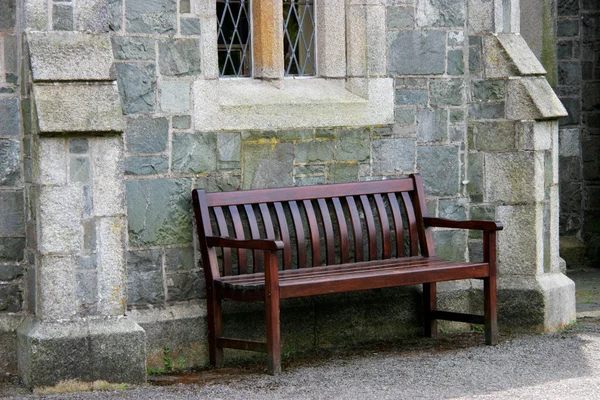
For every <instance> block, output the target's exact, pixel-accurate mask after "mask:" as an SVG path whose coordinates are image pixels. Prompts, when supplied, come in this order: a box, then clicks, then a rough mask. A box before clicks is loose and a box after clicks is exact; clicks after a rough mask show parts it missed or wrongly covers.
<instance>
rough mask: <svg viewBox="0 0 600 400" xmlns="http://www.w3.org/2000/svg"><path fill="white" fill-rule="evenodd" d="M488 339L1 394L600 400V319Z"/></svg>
mask: <svg viewBox="0 0 600 400" xmlns="http://www.w3.org/2000/svg"><path fill="white" fill-rule="evenodd" d="M482 341H483V337H482V334H481V333H467V334H448V335H441V336H440V337H439V338H436V339H434V340H430V339H414V340H411V341H410V343H404V344H402V345H397V346H387V347H386V348H384V347H383V346H379V348H376V347H370V348H362V349H358V350H354V351H352V352H343V353H331V352H328V353H327V354H326V355H324V356H321V357H317V358H312V359H300V360H294V361H288V362H286V363H285V364H284V372H283V373H282V374H281V375H279V376H277V377H272V376H268V375H265V374H264V373H263V371H262V364H252V365H245V366H243V365H242V366H235V367H230V368H225V369H222V370H218V371H204V372H200V373H197V374H190V375H186V376H181V377H179V378H178V379H179V381H184V382H187V383H185V384H181V383H177V384H174V385H170V386H151V385H148V386H145V387H137V388H131V389H129V390H121V391H112V392H94V393H74V394H68V395H39V394H37V395H36V394H29V393H27V392H25V391H24V390H23V389H20V388H18V387H15V386H13V387H12V388H5V389H9V390H10V391H12V393H13V395H10V396H8V397H6V398H27V399H35V398H48V399H55V398H60V399H63V398H65V399H143V400H150V399H560V400H566V399H600V318H585V319H582V320H581V321H580V322H578V323H577V324H576V325H575V326H574V327H572V328H570V329H567V330H565V331H563V332H560V333H555V334H548V335H519V336H515V337H502V338H501V342H500V344H499V345H498V346H496V347H489V346H485V345H483V344H482ZM169 379H172V378H169ZM169 379H167V378H165V379H161V380H160V383H162V384H165V383H169ZM4 394H6V391H5V392H4Z"/></svg>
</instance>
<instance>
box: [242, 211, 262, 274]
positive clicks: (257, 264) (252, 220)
mask: <svg viewBox="0 0 600 400" xmlns="http://www.w3.org/2000/svg"><path fill="white" fill-rule="evenodd" d="M244 210H245V211H246V217H247V218H248V225H250V226H249V228H250V237H251V238H252V239H260V230H259V229H258V222H257V221H256V214H254V207H252V205H251V204H245V205H244ZM252 260H253V265H254V272H260V271H262V270H263V265H264V257H263V252H262V251H257V250H255V251H253V252H252Z"/></svg>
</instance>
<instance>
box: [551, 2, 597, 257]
mask: <svg viewBox="0 0 600 400" xmlns="http://www.w3.org/2000/svg"><path fill="white" fill-rule="evenodd" d="M557 23H558V41H557V55H558V85H557V93H558V95H559V97H560V99H561V100H562V102H563V104H564V105H565V107H566V108H567V110H568V111H569V117H568V118H564V119H563V120H561V121H560V126H561V128H560V140H561V145H560V166H561V173H560V181H561V223H560V233H561V254H562V256H563V257H564V258H565V260H566V261H567V264H568V265H571V266H573V267H579V266H582V265H588V266H598V265H599V264H598V262H599V260H600V245H599V244H598V243H599V239H600V225H599V221H600V204H599V203H598V200H597V199H598V195H599V193H600V164H599V162H600V161H599V160H600V157H599V156H598V155H599V154H600V136H599V135H600V100H599V95H598V93H600V4H598V2H597V1H592V0H559V1H558V22H557Z"/></svg>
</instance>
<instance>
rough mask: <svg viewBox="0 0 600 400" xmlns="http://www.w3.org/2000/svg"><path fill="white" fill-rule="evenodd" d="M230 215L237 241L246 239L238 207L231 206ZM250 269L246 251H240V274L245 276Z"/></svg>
mask: <svg viewBox="0 0 600 400" xmlns="http://www.w3.org/2000/svg"><path fill="white" fill-rule="evenodd" d="M229 213H230V214H231V222H232V223H233V230H234V232H235V237H236V239H245V236H244V226H243V225H242V218H241V217H240V213H239V212H238V208H237V206H229ZM247 269H248V255H247V254H246V250H245V249H238V273H239V274H245V273H246V272H248V271H247Z"/></svg>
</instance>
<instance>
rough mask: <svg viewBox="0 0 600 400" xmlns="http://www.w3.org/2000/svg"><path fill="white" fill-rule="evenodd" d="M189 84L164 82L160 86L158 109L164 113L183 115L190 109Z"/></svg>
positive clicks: (184, 82)
mask: <svg viewBox="0 0 600 400" xmlns="http://www.w3.org/2000/svg"><path fill="white" fill-rule="evenodd" d="M190 101H191V99H190V83H189V82H186V81H165V80H163V81H162V82H161V84H160V108H161V110H163V111H164V112H173V113H184V112H186V111H188V110H189V109H190Z"/></svg>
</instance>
